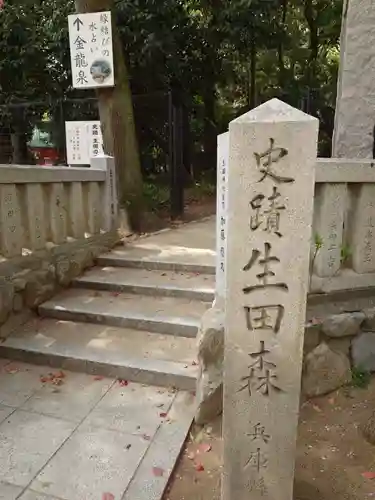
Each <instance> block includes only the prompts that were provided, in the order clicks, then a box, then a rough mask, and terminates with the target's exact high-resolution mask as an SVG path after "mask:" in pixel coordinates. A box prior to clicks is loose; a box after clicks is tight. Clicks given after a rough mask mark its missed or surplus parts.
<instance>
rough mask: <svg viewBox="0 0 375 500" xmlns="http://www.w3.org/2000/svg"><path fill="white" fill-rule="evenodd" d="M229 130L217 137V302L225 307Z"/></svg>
mask: <svg viewBox="0 0 375 500" xmlns="http://www.w3.org/2000/svg"><path fill="white" fill-rule="evenodd" d="M228 157H229V132H226V133H225V134H221V135H219V136H218V138H217V183H216V294H215V301H216V302H215V303H216V305H217V306H219V307H222V308H223V307H224V299H225V274H226V262H225V261H226V255H225V254H226V247H227V200H228V159H229V158H228Z"/></svg>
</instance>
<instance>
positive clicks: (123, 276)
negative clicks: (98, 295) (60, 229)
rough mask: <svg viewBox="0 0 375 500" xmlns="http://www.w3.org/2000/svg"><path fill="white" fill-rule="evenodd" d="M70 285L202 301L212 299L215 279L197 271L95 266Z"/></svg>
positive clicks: (210, 300)
mask: <svg viewBox="0 0 375 500" xmlns="http://www.w3.org/2000/svg"><path fill="white" fill-rule="evenodd" d="M73 286H75V287H77V288H90V289H95V290H109V291H116V292H125V293H133V294H138V295H152V296H155V297H157V296H165V297H183V298H187V299H192V300H200V301H204V302H212V301H213V300H214V298H215V277H214V276H212V275H207V274H200V273H197V272H194V273H191V272H182V271H180V272H174V271H165V270H146V269H141V268H138V269H129V268H125V267H113V266H111V267H109V266H106V267H96V268H93V269H91V270H90V271H88V272H87V273H85V274H84V275H83V276H81V277H79V278H77V279H75V280H74V282H73Z"/></svg>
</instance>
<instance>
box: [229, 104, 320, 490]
mask: <svg viewBox="0 0 375 500" xmlns="http://www.w3.org/2000/svg"><path fill="white" fill-rule="evenodd" d="M317 137H318V120H317V119H315V118H312V117H311V116H309V115H306V114H305V113H302V112H301V111H298V110H296V109H294V108H292V107H290V106H289V105H287V104H285V103H283V102H281V101H279V100H277V99H273V100H271V101H268V102H267V103H265V104H263V105H261V106H259V107H258V108H256V109H254V110H252V111H250V112H249V113H246V114H244V115H243V116H241V117H239V118H237V119H236V120H234V121H232V122H231V123H230V126H229V165H228V171H229V176H228V228H227V229H228V232H227V235H228V244H227V259H226V264H227V276H226V283H227V290H226V304H225V307H226V311H225V312H226V319H225V361H224V424H223V436H224V478H223V499H224V500H250V499H251V500H258V499H266V500H292V493H293V477H294V458H295V446H296V432H297V423H298V412H299V396H300V384H301V367H302V350H303V335H304V322H305V308H306V294H307V286H308V270H309V252H310V244H311V225H312V214H313V196H314V172H315V163H316V153H317Z"/></svg>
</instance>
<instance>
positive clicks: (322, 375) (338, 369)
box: [302, 342, 351, 397]
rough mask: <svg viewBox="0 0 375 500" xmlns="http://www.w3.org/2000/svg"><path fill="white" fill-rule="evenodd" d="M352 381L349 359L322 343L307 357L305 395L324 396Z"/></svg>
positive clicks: (304, 376) (303, 380) (304, 381)
mask: <svg viewBox="0 0 375 500" xmlns="http://www.w3.org/2000/svg"><path fill="white" fill-rule="evenodd" d="M350 381H351V369H350V362H349V359H348V358H347V357H346V356H345V355H344V354H343V353H342V352H336V351H333V350H332V349H330V348H329V346H328V345H327V344H326V343H324V342H323V343H321V344H320V345H318V347H316V348H315V349H314V350H313V351H311V352H310V353H309V354H308V355H307V356H306V359H305V366H304V373H303V378H302V390H303V393H304V395H305V396H307V397H315V396H323V395H324V394H328V393H330V392H332V391H335V390H336V389H338V388H339V387H341V386H343V385H346V384H348V383H349V382H350Z"/></svg>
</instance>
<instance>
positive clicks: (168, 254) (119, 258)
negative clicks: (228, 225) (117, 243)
mask: <svg viewBox="0 0 375 500" xmlns="http://www.w3.org/2000/svg"><path fill="white" fill-rule="evenodd" d="M97 263H98V265H99V266H115V267H126V268H134V269H146V270H148V271H152V270H159V271H174V272H187V273H189V272H190V273H201V274H210V275H213V276H214V275H215V252H214V251H212V250H209V249H200V248H187V247H180V246H169V247H164V246H163V247H158V246H157V245H150V244H147V243H145V244H143V245H142V244H139V245H134V246H133V247H131V248H129V249H120V250H119V249H116V250H113V251H112V252H110V253H108V254H104V255H101V256H100V257H99V258H98V259H97Z"/></svg>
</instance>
